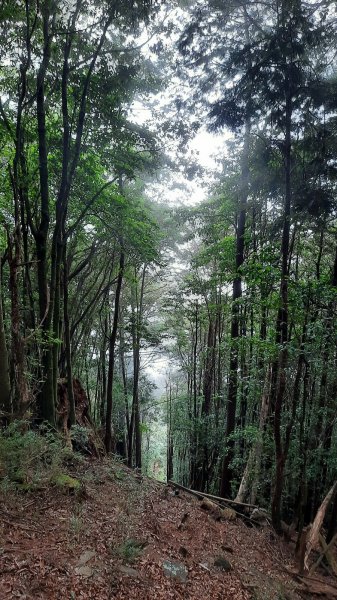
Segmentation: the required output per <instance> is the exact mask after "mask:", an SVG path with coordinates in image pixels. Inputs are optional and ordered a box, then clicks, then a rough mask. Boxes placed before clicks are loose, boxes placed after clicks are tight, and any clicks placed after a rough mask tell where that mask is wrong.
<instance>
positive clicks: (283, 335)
mask: <svg viewBox="0 0 337 600" xmlns="http://www.w3.org/2000/svg"><path fill="white" fill-rule="evenodd" d="M291 119H292V100H291V95H290V81H289V80H288V81H287V84H286V109H285V129H286V132H285V142H284V159H285V197H284V212H283V231H282V245H281V261H282V267H281V283H280V308H279V310H278V315H277V322H276V343H277V344H278V345H280V347H281V349H280V352H279V358H278V361H277V362H276V363H275V365H274V380H275V382H276V385H275V388H274V398H272V405H273V407H274V440H275V460H276V469H275V478H274V490H273V497H272V510H271V512H272V522H273V526H274V528H275V530H276V531H277V532H281V530H282V528H281V501H282V491H283V480H284V467H285V462H286V456H285V452H284V448H283V443H282V433H281V426H282V412H283V399H284V394H285V388H286V368H287V364H288V348H287V343H288V275H289V241H290V217H291Z"/></svg>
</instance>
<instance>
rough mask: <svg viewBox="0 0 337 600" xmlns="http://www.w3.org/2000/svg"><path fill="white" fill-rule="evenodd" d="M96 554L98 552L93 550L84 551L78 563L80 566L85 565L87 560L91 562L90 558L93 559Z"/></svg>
mask: <svg viewBox="0 0 337 600" xmlns="http://www.w3.org/2000/svg"><path fill="white" fill-rule="evenodd" d="M95 556H96V552H94V551H93V550H86V551H85V552H83V554H81V556H80V558H79V560H78V563H77V564H78V566H79V567H80V566H82V565H85V564H86V563H87V562H89V560H91V559H92V558H94V557H95Z"/></svg>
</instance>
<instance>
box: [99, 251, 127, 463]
mask: <svg viewBox="0 0 337 600" xmlns="http://www.w3.org/2000/svg"><path fill="white" fill-rule="evenodd" d="M124 264H125V255H124V250H123V248H122V249H121V253H120V258H119V271H118V279H117V286H116V292H115V306H114V318H113V324H112V331H111V335H110V340H109V366H108V380H107V398H106V418H105V438H104V444H105V449H106V451H107V452H111V450H112V449H113V448H114V446H115V440H114V439H113V436H112V423H111V419H112V391H113V390H112V388H113V379H114V368H115V346H116V339H117V331H118V316H119V304H120V297H121V291H122V282H123V277H124Z"/></svg>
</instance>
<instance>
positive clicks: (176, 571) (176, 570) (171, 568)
mask: <svg viewBox="0 0 337 600" xmlns="http://www.w3.org/2000/svg"><path fill="white" fill-rule="evenodd" d="M163 571H164V573H165V575H166V576H167V577H172V578H173V579H176V580H177V581H181V582H182V583H186V581H187V575H188V571H187V568H186V567H185V565H183V564H182V563H180V562H171V561H169V560H165V561H164V562H163Z"/></svg>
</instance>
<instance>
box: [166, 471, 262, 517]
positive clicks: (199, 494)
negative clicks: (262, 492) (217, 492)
mask: <svg viewBox="0 0 337 600" xmlns="http://www.w3.org/2000/svg"><path fill="white" fill-rule="evenodd" d="M167 483H168V484H169V485H171V486H172V487H174V488H177V489H178V490H182V491H183V492H186V493H187V494H191V495H192V496H195V497H196V498H198V499H199V500H209V499H210V498H212V503H216V504H217V505H219V506H220V507H221V508H222V509H223V511H222V512H223V515H222V516H223V518H224V519H227V518H228V519H230V520H232V519H233V516H232V515H231V516H226V514H225V511H226V510H230V511H233V512H235V513H236V515H237V516H238V517H240V518H241V519H243V520H244V521H248V522H249V523H250V524H251V526H257V527H260V525H261V523H260V522H259V521H256V520H254V519H252V518H251V517H249V516H248V515H245V514H244V513H242V512H239V511H238V510H235V508H234V507H233V505H235V504H238V505H239V506H240V505H241V506H242V504H241V503H238V502H234V501H233V500H228V499H227V498H221V497H220V496H212V495H211V494H206V493H204V492H198V491H197V490H192V489H191V488H188V487H185V486H184V485H181V484H180V483H175V481H172V480H171V479H170V480H169V481H168V482H167ZM228 504H231V506H230V507H229V506H228ZM247 506H251V507H252V508H253V505H247ZM255 508H258V507H255Z"/></svg>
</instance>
